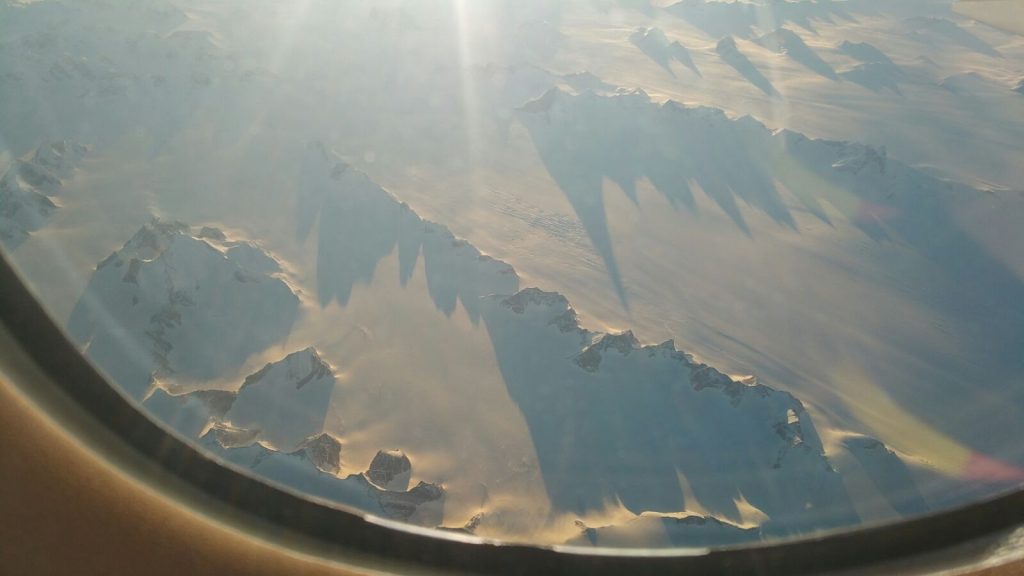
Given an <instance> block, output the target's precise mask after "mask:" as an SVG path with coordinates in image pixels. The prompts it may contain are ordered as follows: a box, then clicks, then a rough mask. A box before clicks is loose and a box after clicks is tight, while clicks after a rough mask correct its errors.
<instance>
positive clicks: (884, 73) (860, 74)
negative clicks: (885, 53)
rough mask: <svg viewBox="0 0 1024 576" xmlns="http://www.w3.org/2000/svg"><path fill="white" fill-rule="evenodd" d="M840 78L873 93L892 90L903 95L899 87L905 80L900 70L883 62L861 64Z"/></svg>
mask: <svg viewBox="0 0 1024 576" xmlns="http://www.w3.org/2000/svg"><path fill="white" fill-rule="evenodd" d="M839 76H840V77H841V78H842V79H843V80H847V81H849V82H853V83H854V84H858V85H860V86H863V87H864V88H867V89H868V90H871V91H872V92H881V91H882V90H891V91H892V92H893V93H895V94H897V95H899V96H902V95H903V91H902V90H900V85H899V81H900V80H901V79H902V78H903V73H902V72H900V71H899V69H898V68H893V67H890V66H888V65H886V64H883V63H881V62H869V63H865V64H859V65H857V66H855V67H853V68H851V69H849V70H844V71H842V72H840V73H839Z"/></svg>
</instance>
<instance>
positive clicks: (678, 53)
mask: <svg viewBox="0 0 1024 576" xmlns="http://www.w3.org/2000/svg"><path fill="white" fill-rule="evenodd" d="M668 51H669V54H671V55H672V57H673V58H675V59H676V60H677V61H679V62H680V63H682V65H683V66H686V67H687V68H689V69H690V70H692V71H693V73H694V74H696V75H697V76H700V77H701V78H703V77H704V74H702V73H701V71H700V68H697V63H696V62H694V61H693V56H691V55H690V50H689V49H687V48H686V46H683V45H682V44H681V43H680V42H679V41H678V40H676V41H674V42H672V43H671V44H669V46H668Z"/></svg>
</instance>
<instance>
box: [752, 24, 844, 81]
mask: <svg viewBox="0 0 1024 576" xmlns="http://www.w3.org/2000/svg"><path fill="white" fill-rule="evenodd" d="M754 42H756V43H757V44H759V45H760V46H763V47H764V48H767V49H768V50H771V51H773V52H777V53H779V54H785V55H786V56H788V57H790V58H792V59H793V60H794V61H796V62H797V63H799V64H801V65H802V66H804V67H805V68H807V69H809V70H811V71H813V72H814V73H816V74H818V75H819V76H824V77H825V78H828V79H829V80H839V76H838V75H837V74H836V71H835V70H834V69H833V68H832V65H831V64H829V63H828V62H826V61H825V60H823V59H822V58H821V56H819V55H818V53H817V52H815V51H814V50H812V49H811V47H810V46H808V45H807V44H806V43H805V42H804V40H803V38H801V37H800V36H799V35H797V34H796V33H795V32H793V31H792V30H787V29H786V28H779V29H777V30H775V31H774V32H771V33H769V34H765V35H764V36H761V37H760V38H757V39H755V40H754Z"/></svg>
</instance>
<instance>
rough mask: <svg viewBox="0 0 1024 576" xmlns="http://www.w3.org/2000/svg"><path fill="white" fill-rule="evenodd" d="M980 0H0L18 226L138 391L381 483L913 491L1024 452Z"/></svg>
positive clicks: (591, 530)
mask: <svg viewBox="0 0 1024 576" xmlns="http://www.w3.org/2000/svg"><path fill="white" fill-rule="evenodd" d="M983 3H990V4H992V5H996V4H1000V5H1002V4H1006V2H1004V1H1003V0H994V1H992V2H972V3H969V4H970V5H971V6H970V7H968V3H960V4H956V5H954V2H953V1H952V0H901V1H900V2H892V1H890V0H844V1H840V0H834V1H828V0H819V1H817V2H810V1H789V2H779V1H769V0H756V1H755V0H751V1H742V2H726V1H712V0H682V1H679V2H658V1H653V2H646V1H636V0H614V1H604V0H571V1H568V2H545V1H525V2H524V1H522V0H481V1H479V2H476V1H474V2H460V1H456V0H431V1H426V2H406V1H404V0H375V1H374V2H362V3H360V2H334V1H330V0H308V1H305V0H304V1H302V2H277V1H272V0H247V1H246V2H241V1H240V0H223V1H220V2H215V3H210V2H200V1H198V0H145V1H138V2H131V3H110V2H106V1H103V0H79V1H75V2H70V1H65V0H39V1H34V2H23V1H14V0H7V1H0V171H2V173H3V174H4V176H3V177H2V179H0V244H2V246H3V249H4V250H5V251H6V253H7V254H8V255H9V256H10V257H11V258H12V259H13V260H14V261H15V262H16V264H17V265H18V266H19V268H20V269H21V270H22V272H23V273H24V274H25V275H26V277H27V278H28V279H29V281H30V283H31V284H32V287H33V289H34V290H36V293H37V294H38V295H39V296H40V298H41V299H42V300H43V301H44V302H45V303H46V304H47V306H48V307H49V309H50V310H51V312H52V313H53V315H54V317H55V318H56V319H57V320H58V321H59V322H61V323H63V324H65V325H66V326H67V329H68V332H69V334H70V335H71V337H72V338H73V339H74V340H75V341H76V343H78V344H79V345H80V346H81V347H82V349H83V351H84V352H85V354H86V355H87V356H88V357H89V358H90V359H91V360H92V361H93V362H95V363H96V365H97V366H99V367H100V368H101V369H102V370H103V371H104V372H105V373H106V374H108V375H109V376H110V377H111V379H112V380H113V381H114V382H115V383H116V384H117V386H118V387H119V388H120V389H121V390H123V391H124V392H125V393H126V394H128V395H129V396H131V397H132V398H133V399H134V400H136V401H139V402H140V403H142V406H143V407H144V408H145V409H146V410H148V411H149V412H150V413H151V414H153V415H154V416H156V417H157V418H158V419H160V420H162V421H163V422H165V423H166V424H168V425H169V426H171V427H172V428H173V429H175V430H176V431H177V432H178V433H180V434H182V435H183V436H185V437H187V438H190V439H192V440H194V441H196V442H198V443H199V445H200V446H203V447H204V449H208V450H211V451H213V452H215V453H217V454H218V455H219V456H221V457H222V458H224V459H225V460H227V461H230V462H233V463H234V464H236V465H238V466H241V467H242V468H244V469H246V470H249V471H251V472H253V473H255V474H258V475H261V476H263V477H265V478H268V479H270V480H271V481H274V482H278V483H281V484H283V485H285V486H288V487H290V488H292V489H297V490H302V491H306V492H309V493H311V494H314V495H316V496H318V497H323V498H327V499H331V500H335V501H338V502H341V503H343V504H347V505H352V506H356V507H358V508H360V509H362V510H365V511H367V512H369V513H372V514H378V515H383V516H388V517H391V518H399V519H407V520H409V521H411V522H415V523H417V524H420V525H423V526H438V527H447V528H452V527H457V528H454V529H456V530H460V531H464V532H471V533H474V534H477V535H480V536H484V537H495V538H503V539H510V540H516V541H528V542H541V543H564V542H571V543H573V544H575V545H584V546H586V545H609V546H627V547H631V546H687V545H690V546H706V545H716V544H735V543H744V542H749V541H752V540H755V539H762V538H775V537H785V536H789V535H793V534H797V533H811V532H814V531H817V530H821V529H827V528H832V527H843V526H852V525H856V524H859V523H862V522H875V521H889V520H893V519H898V518H901V517H908V516H915V515H919V514H922V513H925V512H927V511H930V510H935V509H941V508H943V507H946V506H950V505H954V504H957V503H962V502H964V501H966V500H968V499H971V498H976V497H979V496H984V495H991V494H993V493H996V492H999V491H1002V490H1005V489H1008V488H1010V487H1013V486H1016V485H1017V484H1019V482H1020V479H1019V478H1016V477H1015V476H1013V470H1017V472H1019V470H1020V468H1022V467H1024V451H1022V447H1021V445H1020V443H1019V442H1016V440H1015V439H1016V438H1018V437H1020V436H1021V435H1022V434H1024V417H1022V414H1024V393H1022V390H1024V388H1022V387H1021V386H1020V385H1019V383H1020V382H1019V380H1020V377H1021V374H1024V359H1022V356H1021V354H1020V353H1019V351H1020V349H1021V346H1022V345H1024V233H1022V232H1021V230H1022V229H1021V227H1020V226H1019V222H1020V220H1021V218H1022V217H1024V198H1022V197H1021V194H1022V189H1021V182H1024V163H1021V162H1020V155H1021V152H1020V151H1021V149H1022V148H1024V98H1022V97H1021V94H1020V91H1021V89H1022V88H1021V87H1022V80H1021V78H1024V37H1022V36H1020V32H1021V30H1024V27H1021V28H1015V27H1014V26H1013V25H1012V15H1013V10H1014V9H1013V8H1012V7H1005V6H1004V7H1003V8H1002V9H1003V10H1004V14H1005V15H1004V16H1003V17H1001V18H1000V19H992V18H987V17H986V18H984V19H985V21H981V20H975V19H973V18H983V16H982V15H981V14H982V12H984V11H982V10H980V9H977V8H976V7H974V6H973V5H974V4H983ZM997 20H998V21H997ZM986 22H988V23H986ZM996 26H998V28H997V27H996ZM76 143H82V144H76ZM83 144H84V145H88V146H84V145H83ZM537 287H539V288H537ZM570 302H571V304H570ZM657 342H665V343H664V344H656V343H657ZM682 350H685V352H683V351H682ZM382 454H383V456H381V455H382ZM398 454H401V455H402V456H398ZM978 455H982V456H986V457H989V458H992V459H995V460H996V461H998V462H999V463H1001V464H1002V465H1005V466H1006V467H1007V468H1006V470H1010V472H1005V473H1004V475H1003V476H1000V475H999V474H996V475H995V476H993V477H992V478H988V479H986V478H984V477H979V476H977V475H975V476H970V475H969V474H967V473H966V472H965V470H966V468H965V467H966V466H967V465H968V463H969V462H971V461H972V460H971V458H973V457H975V456H978ZM403 457H404V458H403ZM406 459H407V460H408V461H409V462H411V464H410V470H409V471H408V472H401V473H399V474H398V480H395V479H394V478H392V480H391V481H385V480H384V478H386V477H387V476H388V474H384V473H383V472H382V471H381V469H380V467H381V466H385V464H383V463H384V462H390V463H391V464H389V465H393V466H395V467H396V468H395V469H396V470H398V469H402V470H404V466H405V464H404V462H405V461H406ZM375 462H376V464H374V463H375ZM375 465H376V466H377V467H378V468H377V469H373V466H375ZM1014 467H1016V468H1014ZM364 474H365V475H364ZM382 474H383V475H382ZM407 476H408V477H407ZM373 477H376V478H378V479H380V482H383V483H385V484H386V485H378V484H375V483H374V482H373V481H371V480H370V478H373ZM410 479H411V480H412V484H415V482H419V481H420V480H422V482H424V484H422V485H417V486H416V487H414V488H412V489H409V485H410ZM442 487H443V488H442Z"/></svg>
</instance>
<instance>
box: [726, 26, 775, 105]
mask: <svg viewBox="0 0 1024 576" xmlns="http://www.w3.org/2000/svg"><path fill="white" fill-rule="evenodd" d="M715 52H718V55H719V56H720V57H721V58H722V61H723V62H725V63H726V64H728V65H729V66H732V67H733V68H734V69H735V70H736V71H737V72H739V73H740V76H743V77H744V78H746V79H747V81H748V82H750V83H751V84H753V85H754V86H756V87H757V88H758V89H759V90H761V91H762V92H764V93H765V94H767V95H768V96H778V95H779V93H778V91H777V90H775V87H774V86H772V83H771V81H769V80H768V78H766V77H765V75H764V74H762V73H761V71H760V70H758V69H757V66H754V63H753V62H751V61H750V59H749V58H747V57H746V55H745V54H743V53H742V52H740V49H739V47H738V46H737V45H736V39H735V38H733V37H732V36H727V37H725V38H722V40H720V41H719V42H718V45H717V46H716V47H715Z"/></svg>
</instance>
